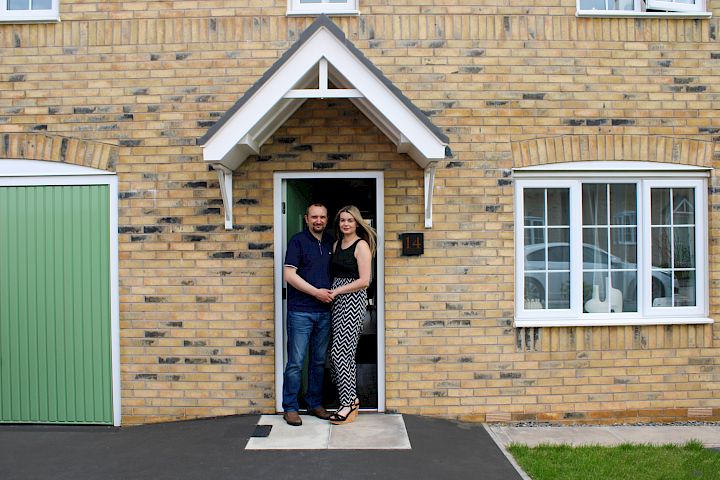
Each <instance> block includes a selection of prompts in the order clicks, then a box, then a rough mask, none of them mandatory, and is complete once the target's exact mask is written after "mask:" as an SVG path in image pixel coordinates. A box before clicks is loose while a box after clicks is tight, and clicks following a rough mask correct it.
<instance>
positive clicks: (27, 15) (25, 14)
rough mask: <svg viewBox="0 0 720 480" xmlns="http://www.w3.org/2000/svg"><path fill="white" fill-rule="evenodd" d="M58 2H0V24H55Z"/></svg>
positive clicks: (51, 0)
mask: <svg viewBox="0 0 720 480" xmlns="http://www.w3.org/2000/svg"><path fill="white" fill-rule="evenodd" d="M58 2H59V0H0V22H56V21H58V20H60V14H59V7H58Z"/></svg>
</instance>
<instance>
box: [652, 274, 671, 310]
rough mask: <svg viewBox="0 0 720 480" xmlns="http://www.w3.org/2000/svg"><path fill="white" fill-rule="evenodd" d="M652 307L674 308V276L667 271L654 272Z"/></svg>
mask: <svg viewBox="0 0 720 480" xmlns="http://www.w3.org/2000/svg"><path fill="white" fill-rule="evenodd" d="M652 306H653V307H672V276H671V275H670V272H669V271H667V270H657V271H654V272H652Z"/></svg>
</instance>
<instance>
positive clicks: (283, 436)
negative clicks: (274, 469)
mask: <svg viewBox="0 0 720 480" xmlns="http://www.w3.org/2000/svg"><path fill="white" fill-rule="evenodd" d="M302 421H303V424H302V425H301V426H299V427H293V426H291V425H288V424H287V422H285V420H283V418H282V415H263V416H261V417H260V420H258V423H257V424H258V425H270V426H272V430H270V435H268V436H267V437H263V438H255V437H251V438H250V440H248V443H247V445H245V448H246V449H248V450H318V449H326V448H328V442H329V439H330V422H328V421H327V420H320V419H319V418H315V417H311V416H306V415H305V416H303V417H302Z"/></svg>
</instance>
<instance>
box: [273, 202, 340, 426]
mask: <svg viewBox="0 0 720 480" xmlns="http://www.w3.org/2000/svg"><path fill="white" fill-rule="evenodd" d="M327 222H328V216H327V208H325V206H324V205H321V204H318V203H315V204H313V205H310V206H309V207H308V208H307V211H306V213H305V223H306V225H307V229H304V230H303V231H302V232H300V233H298V234H295V235H294V236H293V237H292V238H291V239H290V242H289V243H288V247H287V252H286V254H285V263H284V264H283V277H284V278H285V281H286V282H287V284H288V285H287V349H288V361H287V365H285V373H284V375H283V410H284V412H285V413H284V414H283V418H284V419H285V421H286V422H287V423H288V424H289V425H292V426H300V425H302V420H301V419H300V415H299V414H298V409H299V408H300V407H299V405H298V393H299V392H300V384H301V375H302V367H303V363H304V362H305V352H306V351H307V348H308V344H309V345H310V361H309V365H308V389H307V394H306V396H305V401H306V402H307V405H308V411H309V412H310V413H311V414H312V415H314V416H316V417H318V418H322V419H324V420H327V419H328V418H330V414H329V413H328V412H327V410H325V408H323V406H322V386H323V376H324V374H325V356H326V355H327V348H328V340H329V338H330V323H331V320H330V304H331V302H332V297H331V294H330V288H331V287H332V279H331V278H330V259H331V257H332V245H333V239H332V237H330V236H329V235H328V234H326V233H325V227H327Z"/></svg>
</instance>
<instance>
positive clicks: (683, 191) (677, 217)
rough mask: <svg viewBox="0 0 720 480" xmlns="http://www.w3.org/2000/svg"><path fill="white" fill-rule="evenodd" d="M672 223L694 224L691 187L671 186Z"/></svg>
mask: <svg viewBox="0 0 720 480" xmlns="http://www.w3.org/2000/svg"><path fill="white" fill-rule="evenodd" d="M672 193H673V224H674V225H694V224H695V191H694V189H692V188H673V189H672Z"/></svg>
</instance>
